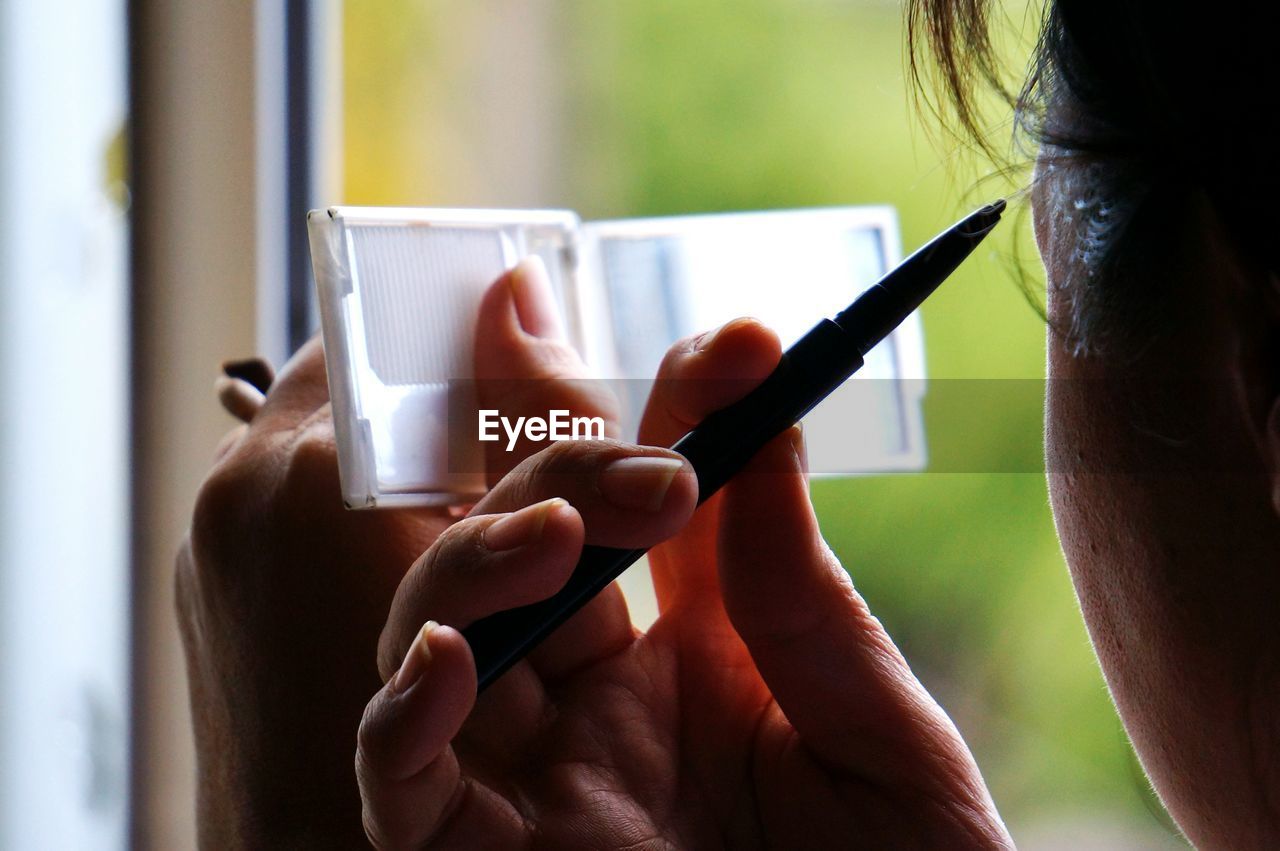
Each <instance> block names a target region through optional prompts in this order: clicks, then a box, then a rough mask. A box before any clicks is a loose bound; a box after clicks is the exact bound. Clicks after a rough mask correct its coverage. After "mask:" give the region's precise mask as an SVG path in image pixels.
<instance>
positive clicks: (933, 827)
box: [356, 321, 1011, 849]
mask: <svg viewBox="0 0 1280 851" xmlns="http://www.w3.org/2000/svg"><path fill="white" fill-rule="evenodd" d="M779 354H780V353H779V348H778V342H777V339H776V337H774V336H773V335H772V334H771V333H770V332H768V331H767V330H765V329H764V328H762V327H761V326H759V325H758V324H756V323H753V322H749V321H738V322H734V323H730V324H729V325H728V326H726V327H724V328H722V329H721V330H720V331H719V332H718V333H716V334H714V335H710V336H707V337H704V338H700V339H698V340H694V341H688V342H686V343H684V344H681V345H678V346H676V347H675V348H674V349H673V350H672V352H671V353H670V354H669V356H668V357H667V359H666V361H665V362H664V364H663V367H662V374H661V376H660V380H659V382H658V384H657V386H656V389H655V392H654V394H653V396H652V398H651V400H650V403H649V407H648V409H647V411H646V414H645V418H644V425H643V429H642V434H641V439H642V441H644V442H646V443H652V444H656V445H670V443H672V442H673V441H674V440H675V439H676V438H678V437H679V436H680V435H681V434H683V433H684V432H685V431H686V430H687V429H688V428H689V426H690V425H691V424H692V423H696V422H698V421H699V420H700V419H702V418H703V417H705V416H706V415H707V414H709V413H710V412H712V411H714V410H716V409H718V408H721V407H724V406H725V405H727V404H729V403H731V402H732V401H734V400H735V399H736V398H738V397H740V396H741V395H742V394H743V392H745V390H746V389H748V388H749V386H750V385H752V384H753V383H755V382H758V381H759V380H761V379H762V378H763V377H764V376H765V375H766V374H768V372H769V371H770V370H771V369H772V368H773V367H774V366H775V365H776V363H777V360H778V357H779ZM704 379H719V380H715V381H706V380H704ZM725 379H729V380H725ZM695 502H696V482H695V479H694V476H693V473H692V470H691V469H690V468H689V467H688V465H687V463H685V462H683V461H682V459H681V458H680V456H678V455H676V454H674V453H671V452H669V451H665V450H659V449H651V448H641V447H631V446H625V445H622V444H617V443H611V442H595V443H566V444H559V445H556V446H554V447H552V448H549V449H547V450H545V451H543V452H541V453H539V454H538V455H535V456H533V457H531V458H529V459H528V460H526V461H525V462H524V463H522V464H520V465H519V466H518V467H516V468H515V469H514V470H512V471H511V473H510V474H508V475H507V476H506V477H505V478H503V479H502V480H501V481H500V482H498V483H497V485H496V487H494V489H493V490H492V491H491V492H490V493H489V494H488V495H487V496H486V497H485V498H484V500H482V501H481V503H480V504H478V505H477V506H476V507H475V509H474V510H473V511H472V513H471V516H470V517H469V518H468V519H466V520H464V521H463V522H461V523H458V524H456V525H454V526H453V527H451V528H450V529H449V530H447V531H446V532H444V533H443V534H442V535H440V537H439V538H438V539H437V540H436V541H435V543H434V544H433V545H432V546H431V547H430V548H428V549H427V550H426V552H425V553H424V554H423V555H422V556H421V558H419V559H418V560H417V562H416V563H415V564H414V566H413V568H412V569H411V570H410V571H409V573H408V574H407V575H406V576H405V578H404V580H403V582H402V583H401V585H400V587H399V589H398V591H397V593H396V597H395V601H394V603H393V605H392V608H391V614H390V617H389V618H388V620H387V623H386V626H385V628H384V629H383V631H382V636H381V641H380V646H379V653H378V668H379V672H380V673H381V675H382V678H383V680H385V682H386V684H385V685H384V686H383V687H382V688H381V690H379V691H378V692H377V694H376V695H375V696H374V698H373V700H372V701H371V702H370V703H369V705H368V708H367V709H366V711H365V715H364V720H363V723H362V724H361V726H360V736H359V747H358V753H357V759H356V767H357V774H358V776H359V779H360V788H361V793H362V795H363V799H364V823H365V827H366V830H367V831H368V834H369V837H370V838H371V839H372V840H373V841H374V843H375V844H377V845H379V846H381V847H386V848H406V847H420V846H425V845H428V844H429V845H430V846H431V847H433V848H434V847H440V848H453V847H457V848H489V847H493V848H515V847H545V848H557V849H558V848H592V849H602V848H619V849H620V848H635V847H645V848H650V847H652V848H659V847H696V848H701V847H728V848H735V849H736V848H754V847H766V846H768V847H787V848H794V847H815V848H837V847H839V848H847V847H869V848H895V847H937V848H948V849H951V848H991V847H1007V846H1011V842H1010V840H1009V837H1008V835H1007V833H1006V832H1005V830H1004V827H1003V825H1002V824H1001V822H1000V819H999V816H998V814H997V813H996V810H995V807H994V806H993V804H992V802H991V800H990V797H989V795H988V793H987V790H986V787H985V785H984V783H983V781H982V778H981V776H980V774H979V773H978V769H977V767H976V766H975V764H974V762H973V759H972V757H971V755H970V754H969V751H968V749H967V748H966V746H965V744H964V742H963V741H962V740H961V738H960V736H959V734H958V733H957V731H956V730H955V727H954V726H953V725H952V724H951V722H950V720H949V719H948V718H947V716H946V714H945V713H944V712H943V711H942V709H941V708H940V707H939V706H938V705H937V704H936V703H935V702H934V701H933V700H932V698H931V697H930V696H929V695H928V693H927V692H926V691H925V690H924V688H923V687H922V686H921V685H920V683H919V682H918V681H917V680H916V679H915V677H914V676H913V675H912V673H911V671H910V669H909V668H908V667H907V664H906V662H905V661H904V660H903V658H902V656H901V655H900V654H899V653H898V651H897V649H896V648H895V647H894V645H893V643H892V641H891V640H890V639H889V637H888V635H887V634H886V633H885V632H884V629H883V628H882V627H881V625H880V623H879V622H878V621H877V620H876V619H875V618H874V617H872V616H871V614H870V612H869V611H868V610H867V606H866V604H865V603H864V602H863V600H862V599H861V597H860V596H859V595H858V593H857V592H856V591H855V590H854V588H853V586H852V584H851V582H850V581H849V577H848V575H847V574H846V573H845V571H844V570H843V569H842V568H841V566H840V565H839V563H838V562H837V561H836V559H835V557H834V556H833V554H832V553H831V551H830V550H829V549H828V548H827V546H826V544H825V543H824V542H823V540H822V538H821V535H820V533H819V530H818V525H817V521H816V519H815V517H814V515H813V511H812V508H811V506H810V503H809V498H808V488H807V482H806V471H805V462H804V452H803V446H802V441H801V439H800V434H799V431H798V429H793V430H792V431H791V432H789V433H787V434H784V435H782V436H780V437H779V438H777V439H776V440H774V441H773V442H772V443H771V444H769V445H768V446H767V447H766V448H765V449H764V450H763V451H761V452H760V453H759V454H758V455H757V457H756V458H755V459H754V460H753V461H752V463H751V464H750V466H749V467H748V468H747V469H746V470H745V471H743V473H742V474H740V475H739V476H738V477H737V478H736V479H734V480H733V481H732V482H731V483H730V484H729V485H728V486H727V487H726V488H725V489H724V491H723V492H722V493H721V494H720V495H719V496H717V497H716V498H714V499H712V500H710V501H709V502H708V503H707V504H705V505H704V506H703V507H702V508H701V509H699V510H698V511H697V512H696V513H694V512H693V508H694V504H695ZM691 515H692V519H690V518H691ZM677 530H678V531H677ZM673 535H674V537H673ZM584 541H585V542H586V543H591V544H602V545H608V546H617V547H644V546H650V545H654V544H659V543H660V542H662V541H665V543H662V544H661V545H660V546H658V547H657V548H656V549H654V550H653V551H652V552H651V553H650V565H651V568H652V572H653V576H654V582H655V585H656V591H657V595H658V600H659V604H660V609H661V615H660V617H659V618H658V620H657V622H656V623H655V624H654V625H653V626H652V628H650V629H649V630H648V632H646V633H643V634H641V633H639V632H637V631H636V630H635V629H634V628H633V627H632V624H631V621H630V619H629V617H628V614H627V609H626V605H625V602H624V601H623V599H622V596H621V593H620V592H619V590H618V589H617V587H616V586H611V587H610V588H608V589H606V591H605V592H604V593H602V594H601V595H600V596H598V597H597V598H596V599H595V600H593V601H592V602H591V603H590V604H589V605H588V606H587V607H585V608H584V609H583V610H582V611H581V612H579V613H578V614H577V615H575V616H574V617H573V618H571V619H570V620H569V621H568V622H566V623H565V624H564V625H563V626H562V627H561V628H560V629H558V630H557V631H556V632H555V633H554V634H553V635H552V636H551V637H549V638H548V639H547V640H546V641H545V642H544V643H543V644H542V645H541V646H540V647H538V648H537V649H536V650H535V651H534V652H533V653H532V654H531V655H530V656H529V657H528V658H527V659H526V660H525V661H523V662H521V663H519V664H517V665H516V666H515V667H514V668H512V669H511V670H510V671H508V672H507V673H506V674H505V675H504V676H503V677H502V678H501V679H499V680H498V681H497V682H496V683H495V684H494V685H493V686H491V687H490V688H489V689H488V690H487V691H486V692H485V694H484V695H482V696H481V697H480V698H479V699H478V700H477V699H476V696H475V687H476V680H475V668H474V664H473V661H472V659H471V654H470V650H469V648H468V647H467V645H466V642H465V641H464V640H463V638H462V636H461V634H460V633H459V632H458V629H460V628H462V627H465V626H466V625H467V624H469V623H470V622H472V621H474V620H476V619H477V618H480V617H483V616H485V615H487V614H489V613H491V612H494V611H497V610H500V609H505V608H509V607H512V606H516V605H521V604H525V603H530V602H534V601H536V600H539V599H543V598H545V597H547V596H549V595H550V594H552V593H554V591H555V590H556V589H557V588H559V586H560V585H561V584H562V583H563V581H564V580H565V578H566V577H567V576H568V575H569V573H570V571H571V570H572V569H573V566H574V564H575V563H576V560H577V556H578V553H579V551H580V550H581V547H582V545H583V543H584Z"/></svg>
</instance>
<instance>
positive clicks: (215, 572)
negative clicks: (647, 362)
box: [177, 265, 616, 848]
mask: <svg viewBox="0 0 1280 851" xmlns="http://www.w3.org/2000/svg"><path fill="white" fill-rule="evenodd" d="M538 272H539V270H538V269H537V268H536V267H531V266H527V265H526V266H523V267H521V268H520V269H519V270H517V271H516V272H514V273H511V274H508V275H504V276H503V278H502V279H501V280H500V281H499V282H498V284H497V285H496V286H494V287H493V288H492V289H491V290H490V292H489V293H488V296H487V298H486V299H485V303H484V308H483V311H482V316H481V320H480V326H479V329H478V331H479V334H480V336H481V337H482V339H483V341H484V345H483V346H482V351H483V352H484V353H485V356H484V358H483V359H482V360H481V361H480V362H478V363H477V371H478V373H479V374H480V375H481V376H482V377H484V378H490V379H501V380H495V381H494V382H493V383H492V384H491V383H490V382H482V383H481V387H480V390H481V393H482V395H483V394H484V393H487V392H502V393H504V396H503V399H502V407H503V408H504V409H506V410H512V408H513V406H514V408H515V409H517V410H518V411H519V410H522V409H525V408H528V409H529V410H532V409H533V408H534V407H536V406H538V405H544V404H545V400H542V399H538V398H534V396H535V395H537V393H539V392H542V391H540V390H539V388H542V389H543V390H545V389H546V388H549V387H552V388H556V389H558V392H560V393H561V394H562V396H561V398H559V399H557V400H555V402H556V406H558V407H566V408H570V409H572V410H574V411H575V413H577V414H579V415H586V416H602V417H606V418H610V420H611V421H612V419H613V418H614V417H615V414H614V408H613V405H614V403H613V401H612V400H611V399H608V398H604V397H601V396H600V395H599V394H598V393H593V392H590V391H591V386H590V385H587V384H582V385H575V384H574V383H573V382H570V381H565V380H563V379H572V378H580V377H582V376H583V375H585V368H584V367H583V366H582V364H581V362H580V361H579V360H578V359H577V357H576V356H575V355H574V354H573V352H572V350H571V349H569V348H568V347H566V346H564V345H563V344H561V343H560V342H558V340H557V337H558V335H559V331H558V327H557V325H556V322H555V315H554V312H553V311H552V310H550V309H549V308H548V304H549V300H550V295H549V292H548V291H547V288H546V287H547V285H546V282H545V280H543V279H542V278H541V276H540V275H539V273H538ZM549 378H556V379H562V381H558V382H556V383H555V384H554V385H552V384H548V383H547V382H545V381H530V380H529V379H549ZM267 381H269V376H268V377H266V378H265V380H259V381H258V382H257V383H259V384H265V383H266V382H267ZM503 382H506V383H507V384H508V385H509V386H500V385H502V383H503ZM219 392H220V396H221V397H222V399H223V403H224V404H225V405H226V406H227V407H228V409H229V410H231V411H232V412H233V413H234V414H235V415H236V416H237V417H238V418H240V419H241V420H244V421H246V424H245V425H241V426H239V427H237V428H236V429H235V430H234V431H233V432H231V433H230V434H229V435H228V436H227V438H226V439H225V440H224V441H223V444H222V446H221V447H220V448H219V451H218V461H217V463H216V465H215V466H214V468H213V470H212V471H211V472H210V473H209V476H208V478H207V479H206V481H205V483H204V485H203V486H202V488H201V490H200V494H199V497H198V499H197V503H196V509H195V516H194V518H193V521H192V527H191V532H190V535H189V536H188V540H187V542H186V544H184V546H183V548H182V552H181V553H180V554H179V557H178V566H177V606H178V619H179V622H180V625H181V628H182V637H183V644H184V646H185V650H186V656H187V670H188V674H189V679H190V685H191V705H192V715H193V718H194V724H195V733H196V747H197V756H198V760H199V831H200V836H201V840H202V844H203V845H204V846H205V847H209V848H229V847H237V846H243V845H246V844H249V845H254V846H268V847H276V846H279V845H288V846H291V847H292V846H297V845H306V846H308V847H342V848H351V847H356V846H359V845H363V844H365V839H364V832H363V830H362V829H361V826H360V795H359V790H358V788H357V786H356V780H355V776H354V774H353V772H352V768H351V754H352V751H353V750H354V748H355V742H356V730H357V728H358V727H359V723H360V716H361V713H362V711H363V710H364V706H365V703H366V702H367V701H368V699H369V695H371V694H373V693H374V692H375V691H377V689H378V688H379V687H380V686H381V685H382V680H381V679H380V678H379V675H378V667H377V661H376V660H377V650H378V635H379V633H380V632H381V631H382V629H383V625H384V624H385V622H386V619H387V613H388V612H389V610H390V608H391V600H392V597H393V595H394V594H395V593H396V589H397V587H398V586H399V585H400V583H401V579H402V577H403V576H404V574H405V571H406V570H407V569H408V568H409V566H410V565H412V564H413V563H414V560H415V559H416V558H417V557H418V556H419V555H420V554H421V553H422V551H423V550H425V549H427V548H428V547H430V546H431V543H432V542H433V541H434V540H436V538H437V536H439V535H440V533H441V532H443V531H444V530H446V529H448V528H449V527H450V526H451V525H452V524H453V523H454V522H455V521H456V519H457V518H456V516H454V515H453V514H451V513H449V512H447V511H443V510H441V511H435V510H415V511H346V510H344V509H343V507H342V500H341V492H340V490H339V487H338V467H337V460H336V456H335V450H334V437H333V422H332V416H331V412H330V408H329V404H328V402H329V393H328V386H327V383H326V381H325V371H324V361H323V356H322V350H321V347H320V343H319V341H318V340H313V341H311V342H310V343H308V344H307V345H306V346H305V347H304V348H303V349H302V351H300V352H299V353H298V355H297V356H295V357H294V358H293V360H292V361H291V362H290V364H289V365H288V366H287V367H286V368H285V369H284V370H283V371H282V373H281V375H280V376H279V377H278V378H277V379H276V380H275V381H274V383H272V384H271V388H270V392H269V393H267V395H266V398H265V400H264V399H263V397H262V394H261V393H259V392H258V391H257V390H254V389H253V387H252V386H251V382H249V381H245V380H237V379H228V380H223V381H222V382H220V387H219ZM490 401H493V400H490ZM487 404H488V403H487ZM489 406H490V407H497V405H496V404H489ZM545 410H546V408H545V407H543V411H544V413H545ZM614 427H616V424H615V425H614ZM527 451H528V450H527V447H526V448H520V449H518V450H517V452H514V453H511V455H506V454H505V453H503V454H502V455H501V456H495V457H493V458H492V459H491V460H492V463H493V466H492V467H491V468H490V469H489V471H488V472H489V474H490V476H491V477H492V478H493V479H495V480H496V479H497V478H499V477H501V476H502V475H503V474H504V473H506V472H507V470H509V469H510V467H511V466H512V465H513V464H515V463H517V462H519V461H520V460H521V459H522V458H523V457H524V454H523V453H527ZM499 602H500V600H499Z"/></svg>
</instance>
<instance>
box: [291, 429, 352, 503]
mask: <svg viewBox="0 0 1280 851" xmlns="http://www.w3.org/2000/svg"><path fill="white" fill-rule="evenodd" d="M281 489H282V491H283V493H284V497H285V499H287V500H289V501H293V500H296V499H298V498H302V499H303V500H304V501H306V502H314V501H315V500H316V498H317V497H318V496H319V495H321V494H328V495H330V496H332V497H333V498H334V500H338V497H339V494H340V493H341V489H340V486H339V484H338V452H337V447H336V445H335V443H334V436H333V427H332V423H329V422H324V423H315V424H313V425H311V426H309V427H307V428H304V429H303V430H301V431H300V432H299V433H298V434H297V435H296V437H295V438H294V439H293V441H292V443H291V444H290V446H289V451H288V455H287V458H286V461H285V464H284V468H283V475H282V478H281Z"/></svg>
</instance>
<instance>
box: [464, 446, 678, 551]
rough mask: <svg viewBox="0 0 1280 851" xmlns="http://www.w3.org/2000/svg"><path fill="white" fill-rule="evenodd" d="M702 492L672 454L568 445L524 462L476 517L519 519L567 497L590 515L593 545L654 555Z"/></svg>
mask: <svg viewBox="0 0 1280 851" xmlns="http://www.w3.org/2000/svg"><path fill="white" fill-rule="evenodd" d="M697 491H698V482H697V478H696V476H695V475H694V473H693V468H692V467H690V466H689V462H688V461H686V460H685V459H684V457H683V456H681V455H679V454H678V453H675V452H672V451H671V450H669V449H659V448H657V447H653V446H634V445H631V444H626V443H619V442H617V441H612V440H567V441H562V442H560V443H553V444H551V445H550V446H548V447H547V448H546V449H544V450H542V451H541V452H539V453H537V454H536V455H534V456H532V457H530V458H528V459H526V460H525V461H524V462H522V463H521V464H520V466H518V467H517V468H516V469H514V470H512V471H511V473H509V474H508V475H507V476H506V477H505V478H503V480H502V481H501V482H500V483H499V484H498V485H497V487H495V488H494V489H493V490H491V491H490V492H489V493H488V494H486V495H485V496H484V497H483V498H482V499H481V500H480V502H478V503H476V506H475V508H474V509H472V514H473V516H474V515H477V514H489V513H492V512H502V511H513V510H515V509H518V508H520V507H521V506H524V505H528V504H530V503H533V502H539V501H541V500H544V499H549V498H551V497H553V496H559V497H563V498H564V499H566V500H568V501H569V502H570V503H571V504H572V505H573V506H574V508H576V509H577V510H578V511H579V512H580V513H581V514H582V518H583V521H584V523H585V524H586V542H587V543H588V544H598V545H601V546H608V547H624V548H632V547H651V546H653V545H654V544H655V543H658V542H659V541H664V540H666V539H667V538H669V537H671V536H672V535H674V534H675V533H676V532H678V531H679V530H680V529H681V528H682V527H683V526H684V525H685V523H687V522H688V520H689V517H690V515H691V514H692V513H693V508H694V506H695V504H696V503H697V498H698V493H697Z"/></svg>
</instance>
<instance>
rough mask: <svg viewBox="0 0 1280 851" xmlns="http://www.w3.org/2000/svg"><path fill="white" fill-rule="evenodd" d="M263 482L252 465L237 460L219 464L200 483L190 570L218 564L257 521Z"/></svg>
mask: <svg viewBox="0 0 1280 851" xmlns="http://www.w3.org/2000/svg"><path fill="white" fill-rule="evenodd" d="M261 479H262V477H261V473H260V472H259V471H258V470H257V469H255V467H254V465H253V464H252V463H248V462H244V461H240V460H238V459H237V460H232V461H228V462H227V463H223V464H219V465H218V466H217V467H215V468H214V469H213V471H212V472H210V473H209V475H208V476H207V477H206V478H205V480H204V482H202V483H201V485H200V488H199V490H198V491H197V492H196V499H195V507H194V509H193V512H192V518H191V529H190V532H189V534H188V540H189V550H190V552H189V557H188V560H189V561H191V562H192V565H191V567H190V569H191V570H195V569H196V568H198V567H199V566H201V565H204V564H207V563H209V562H211V561H213V562H217V561H219V560H220V559H219V558H218V557H219V556H220V555H222V553H223V551H224V549H225V548H226V547H227V546H228V545H229V544H230V543H231V542H232V541H234V540H236V539H238V538H241V537H243V536H244V534H245V533H246V532H247V531H248V530H250V529H251V528H252V527H253V524H254V523H255V522H257V518H258V517H259V516H260V509H261V505H260V500H261V495H262V481H261Z"/></svg>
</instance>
